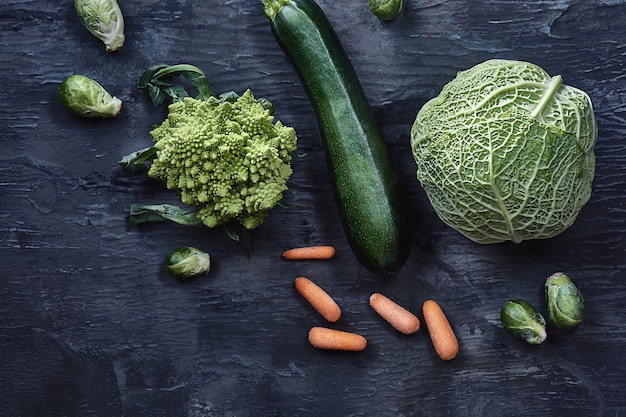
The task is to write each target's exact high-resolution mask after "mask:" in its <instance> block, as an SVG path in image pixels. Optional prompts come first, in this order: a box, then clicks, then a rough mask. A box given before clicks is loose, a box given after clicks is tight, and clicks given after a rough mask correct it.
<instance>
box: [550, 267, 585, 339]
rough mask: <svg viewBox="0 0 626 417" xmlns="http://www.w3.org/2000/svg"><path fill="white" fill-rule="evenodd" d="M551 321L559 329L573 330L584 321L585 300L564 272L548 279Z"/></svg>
mask: <svg viewBox="0 0 626 417" xmlns="http://www.w3.org/2000/svg"><path fill="white" fill-rule="evenodd" d="M545 290H546V301H547V303H548V313H549V315H550V321H551V322H552V323H553V324H554V325H555V326H556V327H558V328H559V329H563V330H572V329H574V328H575V327H576V326H578V325H579V324H580V323H581V322H582V321H583V312H584V310H585V300H584V299H583V296H582V294H581V293H580V291H579V290H578V288H576V286H575V285H574V283H573V282H572V280H571V279H570V278H569V277H568V276H567V275H565V274H564V273H562V272H557V273H555V274H552V275H551V276H549V277H548V278H547V279H546V284H545Z"/></svg>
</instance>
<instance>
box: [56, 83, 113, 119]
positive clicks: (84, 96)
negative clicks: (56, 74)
mask: <svg viewBox="0 0 626 417" xmlns="http://www.w3.org/2000/svg"><path fill="white" fill-rule="evenodd" d="M57 98H58V99H59V101H60V102H61V104H63V105H64V106H65V108H66V109H68V110H69V111H70V112H72V113H74V114H77V115H79V116H82V117H115V116H117V114H118V113H119V112H120V110H121V108H122V101H121V100H120V99H118V98H117V97H113V96H111V94H109V93H108V92H107V91H106V90H105V89H104V87H102V86H101V85H100V84H98V83H97V82H96V81H94V80H92V79H91V78H88V77H85V76H84V75H70V76H69V77H67V78H66V79H65V80H64V81H63V82H62V83H61V85H60V86H59V88H58V90H57Z"/></svg>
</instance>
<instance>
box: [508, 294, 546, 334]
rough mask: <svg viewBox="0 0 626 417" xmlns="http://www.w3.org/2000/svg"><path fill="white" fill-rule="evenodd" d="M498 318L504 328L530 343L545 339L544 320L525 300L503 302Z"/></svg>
mask: <svg viewBox="0 0 626 417" xmlns="http://www.w3.org/2000/svg"><path fill="white" fill-rule="evenodd" d="M500 320H501V321H502V325H503V326H504V328H505V329H506V330H508V331H509V332H511V333H512V334H513V335H515V336H517V337H519V338H521V339H524V340H525V341H527V342H528V343H530V344H531V345H537V344H539V343H541V342H543V341H544V340H546V337H547V333H546V320H545V319H544V318H543V316H542V315H541V313H539V312H538V311H537V309H535V307H534V306H533V305H532V304H530V303H529V302H527V301H525V300H522V299H519V298H518V299H515V300H510V301H507V302H506V303H504V305H503V306H502V310H501V311H500Z"/></svg>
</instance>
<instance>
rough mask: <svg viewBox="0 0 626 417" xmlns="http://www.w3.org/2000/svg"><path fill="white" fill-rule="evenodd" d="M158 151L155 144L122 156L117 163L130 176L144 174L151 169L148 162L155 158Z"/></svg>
mask: <svg viewBox="0 0 626 417" xmlns="http://www.w3.org/2000/svg"><path fill="white" fill-rule="evenodd" d="M156 152H157V150H156V148H155V147H154V146H151V147H149V148H144V149H140V150H138V151H136V152H133V153H131V154H129V155H126V156H124V157H122V159H120V160H119V161H118V162H117V164H118V165H119V166H120V167H122V171H124V173H125V174H126V175H127V176H129V177H131V176H134V175H139V174H143V173H146V172H148V169H149V167H148V165H147V164H146V162H148V161H152V160H154V158H155V157H156Z"/></svg>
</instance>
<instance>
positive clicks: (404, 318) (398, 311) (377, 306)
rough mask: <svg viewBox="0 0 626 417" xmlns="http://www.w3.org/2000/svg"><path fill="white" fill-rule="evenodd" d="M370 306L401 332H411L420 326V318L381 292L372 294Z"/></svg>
mask: <svg viewBox="0 0 626 417" xmlns="http://www.w3.org/2000/svg"><path fill="white" fill-rule="evenodd" d="M370 306H372V308H373V309H374V311H376V312H377V313H378V314H379V315H380V316H381V317H382V318H384V319H385V320H387V321H388V322H389V324H391V325H392V326H393V327H394V328H395V329H396V330H398V331H399V332H401V333H404V334H413V333H415V332H416V331H417V330H418V329H419V328H420V320H419V319H418V318H417V317H416V316H415V314H413V313H411V312H410V311H409V310H407V309H405V308H404V307H402V306H401V305H399V304H397V303H396V302H395V301H393V300H391V299H389V298H388V297H386V296H384V295H382V294H379V293H374V294H372V295H371V296H370Z"/></svg>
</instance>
